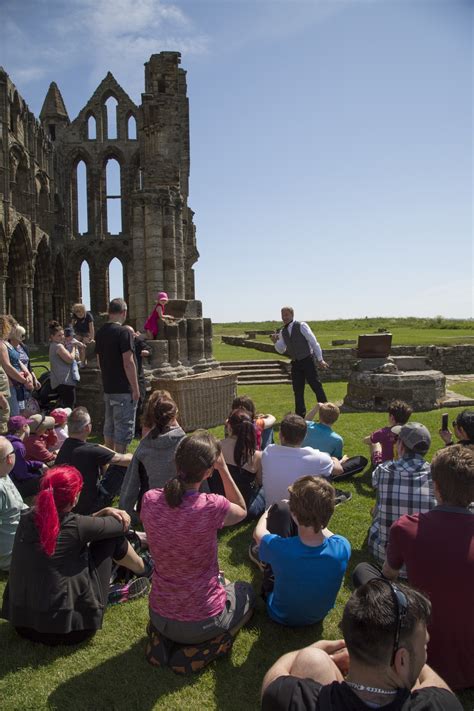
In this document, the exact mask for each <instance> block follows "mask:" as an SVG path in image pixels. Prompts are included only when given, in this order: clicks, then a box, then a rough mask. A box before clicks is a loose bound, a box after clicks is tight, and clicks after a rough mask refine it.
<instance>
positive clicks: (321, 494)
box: [254, 476, 351, 627]
mask: <svg viewBox="0 0 474 711" xmlns="http://www.w3.org/2000/svg"><path fill="white" fill-rule="evenodd" d="M289 492H290V500H289V502H286V501H281V502H280V503H279V504H274V505H273V506H272V507H271V509H270V510H269V511H266V512H265V513H264V514H263V515H262V517H261V519H260V520H259V522H258V524H257V526H256V528H255V532H254V539H255V542H256V543H257V545H259V557H260V560H261V561H262V562H264V563H267V564H269V565H271V571H270V570H268V568H267V569H266V570H265V573H264V590H263V593H264V596H265V599H266V603H267V611H268V614H269V615H270V617H271V618H272V620H274V621H275V622H279V623H281V624H284V625H290V626H292V627H293V626H299V625H312V624H314V623H316V622H319V621H320V620H322V619H323V618H324V617H325V616H326V615H327V613H328V612H329V610H331V609H332V608H333V607H334V603H335V601H336V597H337V594H338V592H339V588H340V587H341V583H342V579H343V577H344V573H345V571H346V568H347V563H348V561H349V557H350V554H351V546H350V543H349V541H348V540H346V539H345V538H343V537H342V536H337V535H334V534H333V533H331V531H329V530H328V529H327V528H326V526H327V525H328V523H329V520H330V518H331V516H332V514H333V513H334V505H335V492H334V488H333V487H332V486H331V484H330V483H329V482H328V481H327V480H326V479H323V478H321V477H312V476H303V477H301V478H300V479H297V480H296V481H295V483H294V484H293V485H292V486H290V487H289Z"/></svg>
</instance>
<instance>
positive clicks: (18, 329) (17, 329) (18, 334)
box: [10, 324, 26, 341]
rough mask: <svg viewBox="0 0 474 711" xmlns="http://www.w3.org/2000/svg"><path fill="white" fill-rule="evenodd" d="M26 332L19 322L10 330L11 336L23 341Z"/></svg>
mask: <svg viewBox="0 0 474 711" xmlns="http://www.w3.org/2000/svg"><path fill="white" fill-rule="evenodd" d="M25 333H26V331H25V329H24V328H23V326H20V324H17V325H16V326H13V328H12V330H11V331H10V338H14V339H15V340H16V341H21V339H22V338H23V336H24V335H25Z"/></svg>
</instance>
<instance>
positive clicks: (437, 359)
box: [222, 336, 474, 382]
mask: <svg viewBox="0 0 474 711" xmlns="http://www.w3.org/2000/svg"><path fill="white" fill-rule="evenodd" d="M222 341H223V343H228V344H229V345H234V346H240V347H243V348H249V349H254V350H258V351H263V352H264V353H275V349H274V347H273V345H272V344H271V343H261V342H259V341H251V340H249V339H247V338H243V337H240V336H222ZM390 355H393V356H403V355H406V356H421V357H423V358H426V360H427V364H428V365H429V366H430V367H431V368H432V369H433V370H440V371H441V372H442V373H444V374H445V375H456V374H459V373H474V345H459V346H392V348H391V351H390ZM284 357H285V356H282V358H284ZM250 358H251V354H250V353H249V359H250ZM324 360H325V361H326V362H327V363H328V364H329V366H330V369H329V370H321V371H320V372H319V376H320V378H321V380H323V381H325V382H328V381H331V380H333V381H334V380H348V378H349V375H350V372H351V369H352V366H353V365H354V363H355V362H356V360H357V356H356V354H355V351H354V350H353V349H352V348H325V349H324Z"/></svg>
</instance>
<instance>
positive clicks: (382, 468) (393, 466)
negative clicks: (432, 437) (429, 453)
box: [369, 454, 437, 574]
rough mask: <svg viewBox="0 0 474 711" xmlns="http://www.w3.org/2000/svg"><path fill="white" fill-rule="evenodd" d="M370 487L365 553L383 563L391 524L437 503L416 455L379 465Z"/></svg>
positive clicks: (426, 470)
mask: <svg viewBox="0 0 474 711" xmlns="http://www.w3.org/2000/svg"><path fill="white" fill-rule="evenodd" d="M372 486H373V487H374V489H376V490H377V500H376V505H375V512H374V518H373V521H372V525H371V527H370V529H369V549H370V551H371V553H372V554H373V555H374V556H375V558H377V560H378V561H379V562H380V563H383V562H384V560H385V550H386V548H387V544H388V534H389V531H390V526H391V525H392V523H394V521H396V520H397V519H399V518H400V516H403V515H404V514H412V513H423V512H425V511H429V510H430V509H433V508H434V507H435V506H436V504H437V502H436V499H435V497H434V493H433V482H432V480H431V469H430V465H429V464H428V462H425V460H424V459H423V457H422V456H421V455H420V454H415V455H413V456H409V457H403V458H402V459H396V460H393V461H391V462H384V463H383V464H379V466H378V467H377V468H376V469H375V470H374V471H373V473H372ZM402 574H403V573H402Z"/></svg>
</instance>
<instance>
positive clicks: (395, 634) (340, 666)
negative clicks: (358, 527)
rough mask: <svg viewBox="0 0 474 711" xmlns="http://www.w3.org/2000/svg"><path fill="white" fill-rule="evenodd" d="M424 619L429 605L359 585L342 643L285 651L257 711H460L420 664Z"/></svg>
mask: <svg viewBox="0 0 474 711" xmlns="http://www.w3.org/2000/svg"><path fill="white" fill-rule="evenodd" d="M429 614H430V603H429V600H427V599H426V598H425V597H424V596H423V595H421V594H420V593H418V592H415V591H414V590H411V589H410V588H408V587H405V586H402V585H400V586H394V585H393V584H391V583H389V582H388V581H384V580H372V581H371V582H369V583H367V584H366V585H363V586H362V587H360V588H358V589H357V590H356V591H355V592H354V593H353V594H352V595H351V597H350V598H349V601H348V602H347V604H346V606H345V608H344V613H343V616H342V622H341V629H342V633H343V635H344V639H341V640H337V641H334V642H332V641H328V640H321V641H320V642H316V644H313V645H311V646H309V647H306V648H305V649H301V650H299V651H297V652H290V653H289V654H285V655H283V657H281V658H280V659H279V660H278V661H277V662H275V664H274V665H273V666H272V667H271V668H270V669H269V671H268V672H267V673H266V675H265V678H264V680H263V685H262V709H263V711H285V709H288V711H290V709H291V710H293V711H294V710H295V709H302V710H303V709H311V711H326V710H331V711H339V710H340V711H356V710H358V711H359V710H360V711H362V710H363V709H374V708H387V709H390V711H409V709H413V710H415V709H431V710H432V711H461V710H462V706H461V704H460V703H459V701H458V700H457V698H456V697H455V696H454V694H453V693H452V692H451V691H450V689H449V687H448V685H447V684H446V683H445V682H444V681H443V679H442V678H441V677H440V676H438V675H437V674H436V673H435V672H434V671H433V670H432V669H430V667H429V666H428V665H427V664H425V662H426V642H427V638H428V635H427V631H426V625H427V622H428V618H429Z"/></svg>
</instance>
